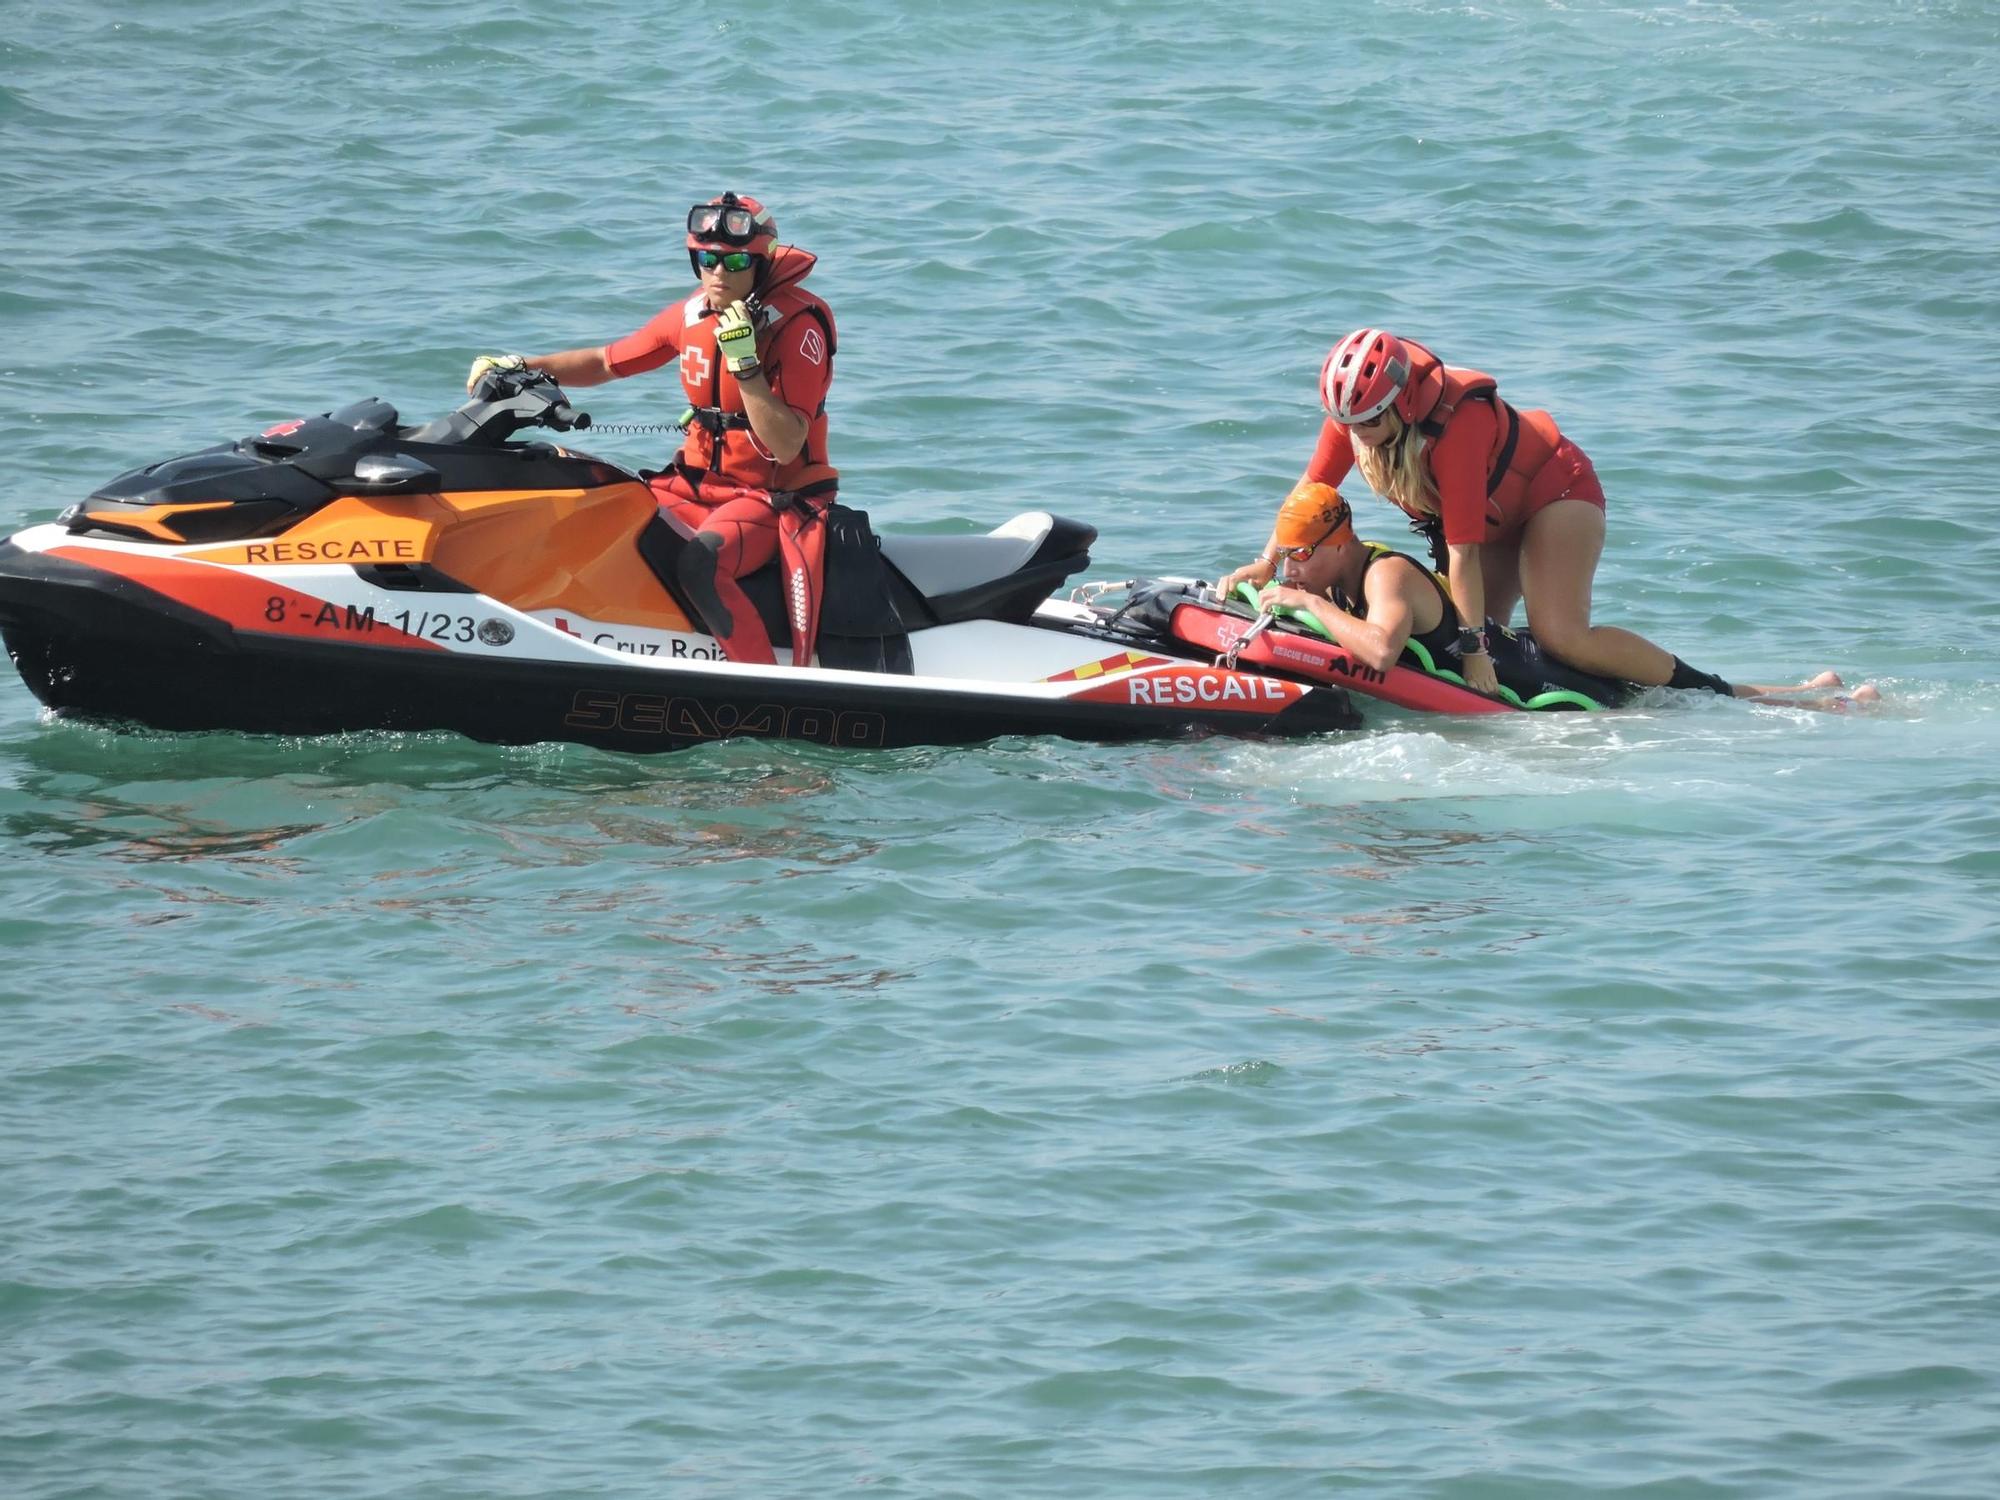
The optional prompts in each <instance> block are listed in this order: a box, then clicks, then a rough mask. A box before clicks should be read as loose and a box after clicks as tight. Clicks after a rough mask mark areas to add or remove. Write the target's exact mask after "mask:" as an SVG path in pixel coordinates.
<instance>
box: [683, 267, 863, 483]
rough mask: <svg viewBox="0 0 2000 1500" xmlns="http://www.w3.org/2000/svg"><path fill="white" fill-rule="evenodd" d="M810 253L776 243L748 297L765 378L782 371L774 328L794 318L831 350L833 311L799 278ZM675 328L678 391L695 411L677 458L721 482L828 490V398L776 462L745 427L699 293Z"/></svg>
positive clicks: (833, 479) (829, 355)
mask: <svg viewBox="0 0 2000 1500" xmlns="http://www.w3.org/2000/svg"><path fill="white" fill-rule="evenodd" d="M812 266H813V257H812V256H811V255H809V254H807V253H806V252H805V251H802V250H796V249H793V248H792V247H790V246H786V247H783V248H781V249H780V250H779V251H778V254H777V256H776V258H775V259H774V260H773V262H772V265H771V274H770V277H769V278H768V280H767V281H766V283H765V287H764V289H763V290H762V291H760V292H758V293H757V294H756V295H755V297H754V299H753V306H752V312H751V316H752V317H754V318H755V319H756V322H757V355H758V358H759V359H760V360H761V361H762V362H763V365H764V376H765V379H767V380H776V379H777V378H778V375H779V371H780V369H781V356H780V354H779V353H778V337H777V335H778V331H779V330H780V329H781V328H783V327H784V326H785V325H786V324H787V323H790V322H791V321H792V320H793V319H794V318H800V317H806V318H811V319H813V320H814V321H815V322H817V323H818V324H819V326H820V334H821V336H822V337H823V338H824V339H825V342H826V353H825V356H824V357H825V358H826V359H827V360H828V361H829V362H830V361H831V360H832V359H833V355H834V333H833V309H832V308H830V307H828V306H827V305H826V303H825V302H823V301H822V300H821V299H820V298H818V297H816V296H815V295H813V294H812V293H811V292H809V291H807V290H805V288H803V287H801V286H799V285H798V284H797V283H798V282H799V281H801V280H803V279H804V277H805V274H806V273H807V272H808V271H810V270H811V269H812ZM686 308H687V313H686V318H687V321H686V324H685V326H684V327H683V329H682V332H681V361H680V365H681V389H682V390H683V391H685V392H686V393H687V400H688V405H689V406H690V407H692V408H693V409H694V419H693V420H692V421H691V422H689V424H688V429H687V441H686V442H684V443H683V444H682V445H681V452H680V459H679V461H680V463H681V464H682V466H683V467H684V468H685V469H687V470H692V471H694V474H695V475H696V476H709V475H712V476H714V477H715V478H717V479H720V480H722V481H724V482H726V483H729V484H734V485H741V486H744V487H746V488H749V489H758V490H772V491H776V490H791V491H801V490H804V491H810V492H812V493H815V494H824V493H830V492H831V491H832V490H833V489H834V488H835V487H836V485H837V484H838V482H839V477H840V476H839V473H838V471H837V470H835V469H834V467H833V466H832V465H831V464H829V463H828V462H827V453H826V403H825V402H824V401H822V402H821V403H820V405H819V409H818V410H817V411H815V412H813V413H812V415H811V417H810V419H809V421H808V425H807V427H806V440H805V444H804V446H803V447H801V448H800V449H799V451H798V453H797V455H796V456H795V457H793V458H792V459H791V460H790V461H789V462H788V463H782V464H781V463H778V462H777V461H776V460H775V459H773V458H772V457H771V455H770V453H769V451H768V450H767V449H765V447H764V446H763V445H762V444H761V443H759V442H758V441H757V435H756V433H754V432H752V431H751V430H750V418H749V415H748V413H747V412H746V411H745V410H744V407H743V391H742V389H741V388H740V387H739V386H738V385H737V383H736V377H735V376H734V375H731V374H730V373H729V369H728V367H727V365H726V364H725V363H724V362H723V359H722V357H721V354H720V352H719V351H718V350H717V348H716V341H715V329H716V318H715V315H714V314H712V313H710V312H709V311H708V310H707V308H706V307H705V306H704V305H703V303H702V300H701V296H700V294H699V293H697V294H696V295H695V296H693V297H691V298H689V299H688V302H687V303H686Z"/></svg>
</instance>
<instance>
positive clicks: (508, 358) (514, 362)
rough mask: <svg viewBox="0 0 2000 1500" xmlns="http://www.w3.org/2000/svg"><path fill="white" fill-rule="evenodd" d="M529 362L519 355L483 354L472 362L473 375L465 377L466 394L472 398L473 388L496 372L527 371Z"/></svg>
mask: <svg viewBox="0 0 2000 1500" xmlns="http://www.w3.org/2000/svg"><path fill="white" fill-rule="evenodd" d="M527 368H528V361H527V360H526V359H525V358H524V357H522V356H521V355H519V354H482V355H480V356H479V358H477V359H475V360H474V361H473V362H472V373H471V374H470V375H468V376H466V377H465V394H466V395H468V396H470V395H471V394H472V388H473V387H474V386H475V385H478V384H479V382H480V380H481V378H482V377H484V376H485V375H487V374H489V373H490V372H492V371H494V370H525V369H527Z"/></svg>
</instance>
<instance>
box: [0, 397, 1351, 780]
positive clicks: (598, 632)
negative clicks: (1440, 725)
mask: <svg viewBox="0 0 2000 1500" xmlns="http://www.w3.org/2000/svg"><path fill="white" fill-rule="evenodd" d="M589 422H590V418H589V416H588V414H587V413H584V412H581V411H578V410H577V409H576V408H574V407H572V406H571V405H570V403H569V400H568V398H567V397H566V396H565V394H564V393H563V391H562V389H561V387H559V386H558V385H556V384H555V382H554V381H552V380H550V379H549V378H548V377H547V376H545V375H541V374H539V373H537V372H532V371H524V372H517V371H500V372H495V373H493V374H490V375H488V376H486V377H485V379H484V380H482V382H481V383H480V384H479V386H478V387H476V388H475V391H474V394H473V396H472V399H470V400H469V401H467V402H466V403H465V404H464V405H462V406H460V407H458V408H457V409H456V410H454V411H452V412H450V413H448V414H446V415H445V416H442V417H440V418H438V419H436V420H434V421H431V422H427V423H424V424H422V425H419V426H404V425H401V424H400V421H399V418H398V415H397V412H396V409H395V408H394V407H393V406H391V405H390V404H389V403H388V402H386V401H383V400H381V399H379V398H369V399H367V400H363V401H358V402H355V403H353V404H351V405H347V406H343V407H340V408H339V409H337V410H334V411H329V412H327V413H325V414H323V415H320V416H315V417H307V418H299V419H294V420H291V421H286V422H280V423H278V424H276V425H275V426H272V427H270V428H268V429H266V430H265V431H263V432H261V433H259V434H257V435H256V436H254V437H248V438H244V439H243V440H242V441H240V442H235V443H225V444H219V445H217V446H215V447H211V448H205V449H202V450H201V451H199V452H196V453H191V454H188V455H186V456H184V457H180V458H174V459H170V460H167V461H165V462H162V463H157V464H153V465H150V466H147V467H145V468H141V469H135V470H133V471H131V472H130V473H127V474H124V475H122V476H120V477H119V478H117V479H114V480H112V481H111V482H110V483H109V484H107V485H105V486H104V487H103V488H101V489H99V490H98V491H97V492H96V493H94V494H93V495H91V496H90V497H89V498H88V499H87V500H84V501H82V502H80V503H78V504H75V505H72V506H70V507H69V508H68V509H67V510H65V511H63V512H62V514H61V515H60V516H59V517H58V518H57V520H56V521H55V522H53V523H49V524H43V525H37V526H31V527H29V528H28V529H26V530H24V531H21V532H18V533H16V534H15V535H14V536H13V537H11V538H9V539H8V540H6V541H5V542H0V639H4V641H5V644H6V648H7V651H8V653H9V655H10V656H11V657H12V658H13V661H14V663H15V665H16V667H17V668H18V669H19V671H20V673H21V675H22V677H23V678H24V679H25V680H26V682H27V684H28V686H29V688H30V689H31V690H32V691H33V692H34V694H35V696H36V697H37V698H39V699H40V700H41V701H42V702H43V703H44V704H46V705H48V707H49V708H51V709H52V710H54V711H56V712H57V713H59V714H68V715H80V716H86V717H91V718H99V719H110V720H123V721H136V722H138V723H140V724H144V725H149V726H153V727H156V728H160V729H167V730H202V729H230V730H243V731H251V732H265V733H278V734H327V733H336V732H341V731H348V730H409V731H415V730H454V731H457V732H459V733H461V734H464V735H467V736H470V737H472V738H474V739H479V740H485V741H491V742H495V743H501V744H524V743H533V742H538V741H546V740H561V741H574V742H578V743H582V744H588V745H595V746H601V747H605V748H609V749H615V750H626V751H659V750H672V749H679V748H683V747H687V746H691V745H697V744H701V743H705V742H710V741H716V740H725V739H736V738H744V737H753V736H754V737H770V738H784V739H792V740H805V741H814V742H818V743H821V744H826V745H832V746H842V747H856V748H879V747H895V746H907V745H920V744H929V745H935V744H961V743H971V742H977V741H981V740H986V739H990V738H993V737H995V736H999V735H1039V734H1054V735H1063V736H1069V737H1072V738H1081V739H1091V740H1130V739H1140V738H1152V737H1158V736H1168V735H1178V734H1182V733H1186V732H1189V731H1220V732H1224V733H1236V734H1257V735H1281V736H1282V735H1306V734H1317V733H1321V732H1323V731H1327V730H1338V729H1349V728H1353V727H1356V726H1357V725H1358V723H1359V718H1358V716H1357V714H1356V713H1355V711H1354V708H1353V705H1352V703H1351V702H1350V700H1349V698H1348V696H1347V694H1346V693H1345V692H1343V691H1342V690H1341V689H1340V688H1339V687H1338V686H1333V685H1326V686H1322V685H1318V684H1314V683H1308V682H1305V681H1303V680H1302V679H1300V678H1299V677H1297V676H1296V675H1286V676H1280V675H1278V674H1276V673H1274V672H1270V671H1266V670H1263V669H1254V670H1253V669H1245V668H1236V667H1230V666H1216V665H1214V661H1213V658H1214V653H1213V652H1212V651H1210V650H1207V649H1206V648H1201V647H1194V646H1189V645H1186V644H1176V643H1174V642H1173V641H1172V640H1171V639H1169V638H1162V639H1158V640H1155V639H1152V638H1147V639H1143V640H1142V639H1140V638H1139V637H1137V636H1135V635H1134V634H1133V633H1131V632H1130V631H1126V630H1122V629H1120V628H1118V627H1117V626H1116V625H1115V624H1113V625H1111V626H1108V627H1107V626H1106V625H1105V623H1104V622H1103V620H1101V619H1100V618H1099V617H1098V616H1097V615H1095V614H1094V613H1093V612H1090V611H1088V610H1086V611H1083V612H1082V613H1080V614H1078V613H1075V612H1071V613H1068V614H1058V615H1056V616H1052V617H1043V616H1040V615H1038V614H1037V609H1038V607H1039V606H1040V605H1041V604H1042V603H1044V602H1045V601H1046V600H1048V599H1049V597H1050V596H1051V595H1052V594H1054V593H1055V592H1056V591H1057V589H1058V588H1059V587H1060V586H1061V585H1063V584H1064V583H1065V582H1066V581H1067V580H1068V579H1070V578H1072V577H1074V576H1075V575H1076V574H1078V573H1080V572H1081V571H1083V570H1084V569H1085V568H1086V567H1087V566H1088V565H1089V558H1090V551H1089V549H1090V546H1091V544H1092V542H1093V541H1094V540H1095V539H1096V532H1095V530H1094V529H1093V528H1091V527H1089V526H1087V525H1083V524H1081V523H1079V522H1076V521H1072V520H1068V519H1065V518H1063V517H1060V516H1057V515H1053V514H1050V513H1048V512H1045V511H1030V512H1026V513H1024V514H1022V515H1018V516H1015V517H1014V518H1013V519H1012V520H1009V521H1008V522H1006V523H1005V524H1004V525H1001V526H998V527H996V528H994V529H993V530H992V531H990V532H988V533H986V534H984V535H972V536H935V535H895V534H883V535H879V536H878V535H877V534H875V533H874V532H873V530H872V528H871V527H870V526H869V524H868V519H867V516H866V514H865V513H863V512H860V511H854V510H848V509H846V508H845V507H838V506H837V507H835V508H834V509H833V510H832V511H830V512H829V513H828V516H827V518H826V522H825V524H827V525H828V527H829V532H828V546H827V554H826V555H827V578H826V587H825V593H824V600H825V602H824V606H823V613H822V618H821V625H820V633H819V637H818V649H817V651H816V654H815V659H814V661H813V662H812V663H808V664H803V665H801V664H798V663H795V662H792V661H791V660H790V653H789V652H787V651H786V650H785V649H784V648H783V647H782V646H781V647H780V648H779V664H778V665H776V666H757V665H745V664H740V663H735V662H731V661H728V660H726V659H725V658H724V656H723V653H722V651H721V649H720V648H719V646H718V645H717V643H716V641H715V639H714V637H713V636H712V634H711V633H710V632H709V631H708V630H707V628H706V627H705V626H704V625H703V624H702V623H700V622H701V615H700V613H699V612H698V610H697V609H696V607H695V605H694V603H693V602H692V601H691V600H690V599H689V598H688V597H687V596H686V595H685V593H684V591H683V588H682V585H681V583H680V579H679V572H678V568H677V562H678V559H679V557H680V553H681V551H682V549H683V548H684V547H685V546H686V545H687V543H688V533H687V532H686V531H685V529H684V528H681V527H679V526H678V525H677V524H675V523H674V522H672V521H671V520H670V519H669V518H668V517H666V516H664V515H662V514H661V512H660V510H659V508H658V507H657V505H656V504H655V501H654V498H653V495H652V492H651V491H650V490H649V489H648V488H647V485H646V482H645V479H644V477H643V476H642V475H640V474H635V473H632V472H629V471H627V470H625V469H623V468H620V467H619V466H618V465H616V464H612V463H609V462H606V461H605V460H603V459H601V458H596V457H592V456H591V455H589V454H587V453H584V452H580V451H576V450H574V449H572V448H569V447H566V446H562V445H561V444H559V443H558V442H556V441H551V440H549V439H550V438H560V437H566V435H567V434H569V433H570V432H573V431H577V430H582V429H586V428H587V427H588V426H589ZM534 429H542V430H543V431H544V433H546V434H547V437H538V436H536V435H535V433H534ZM523 434H528V438H527V439H526V440H524V439H523V437H522V435H523ZM743 583H744V588H745V592H746V593H747V594H748V595H749V596H750V598H751V599H752V601H753V602H754V603H755V604H756V606H757V608H758V610H759V612H760V614H761V615H762V616H763V617H764V620H765V624H766V627H767V628H768V629H769V631H770V633H771V638H772V639H773V640H774V641H784V640H787V639H789V631H788V626H787V621H786V615H785V610H784V603H783V599H782V596H781V588H780V583H779V579H778V575H777V570H776V568H775V567H774V568H771V569H767V570H764V571H763V572H760V573H758V574H756V575H753V576H751V577H750V578H747V579H745V580H743Z"/></svg>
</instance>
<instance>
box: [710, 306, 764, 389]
mask: <svg viewBox="0 0 2000 1500" xmlns="http://www.w3.org/2000/svg"><path fill="white" fill-rule="evenodd" d="M715 347H716V348H718V349H720V350H721V351H722V360H723V363H724V364H726V365H728V366H729V373H730V374H732V375H734V376H735V377H736V378H737V379H738V380H748V379H749V378H750V377H751V376H752V375H755V374H757V373H758V372H759V371H760V370H761V369H763V365H762V364H761V363H760V362H759V361H758V359H757V325H756V324H755V323H753V322H752V321H751V320H750V309H749V308H747V307H745V306H744V305H743V304H742V303H741V302H740V301H739V302H732V303H730V304H729V306H727V307H725V308H724V309H723V310H722V316H721V317H720V318H718V319H716V322H715Z"/></svg>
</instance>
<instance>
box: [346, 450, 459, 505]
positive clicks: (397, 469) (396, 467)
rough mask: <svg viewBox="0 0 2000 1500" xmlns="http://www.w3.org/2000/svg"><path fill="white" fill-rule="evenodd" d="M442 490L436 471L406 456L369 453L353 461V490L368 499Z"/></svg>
mask: <svg viewBox="0 0 2000 1500" xmlns="http://www.w3.org/2000/svg"><path fill="white" fill-rule="evenodd" d="M442 487H443V481H442V480H441V479H439V477H438V471H437V470H436V469H433V468H432V467H431V466H430V465H429V464H427V463H425V462H424V461H423V460H422V459H420V458H412V457H411V456H410V455H409V454H407V453H371V454H369V455H368V456H367V457H366V458H362V459H357V460H356V461H355V465H354V488H356V489H359V490H366V491H367V492H368V493H369V494H371V495H394V494H403V493H407V492H411V491H424V492H431V491H435V490H438V489H440V488H442Z"/></svg>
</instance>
